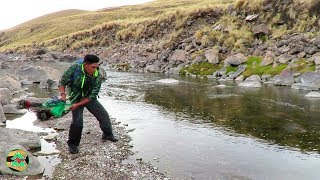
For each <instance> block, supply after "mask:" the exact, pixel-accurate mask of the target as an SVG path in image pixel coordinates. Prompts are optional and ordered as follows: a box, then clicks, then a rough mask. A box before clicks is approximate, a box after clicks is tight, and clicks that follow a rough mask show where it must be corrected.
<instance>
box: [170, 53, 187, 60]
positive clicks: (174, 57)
mask: <svg viewBox="0 0 320 180" xmlns="http://www.w3.org/2000/svg"><path fill="white" fill-rule="evenodd" d="M186 59H187V52H186V51H184V50H176V51H174V53H173V55H172V56H171V57H170V58H169V61H170V60H173V61H186Z"/></svg>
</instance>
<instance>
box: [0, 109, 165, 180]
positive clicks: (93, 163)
mask: <svg viewBox="0 0 320 180" xmlns="http://www.w3.org/2000/svg"><path fill="white" fill-rule="evenodd" d="M84 118H85V121H84V129H83V135H82V140H81V144H80V152H79V153H78V154H75V155H71V154H70V153H69V152H68V149H67V144H66V141H67V137H68V128H69V124H70V121H71V114H68V115H66V116H64V117H62V118H59V119H53V120H49V121H46V122H41V121H36V123H35V124H36V125H37V126H41V127H52V128H53V129H55V130H57V131H58V135H57V137H56V138H55V140H54V142H55V143H56V145H57V149H58V150H59V151H60V152H61V153H60V155H59V158H60V159H61V162H60V163H59V164H58V165H57V166H56V167H55V168H54V171H53V175H52V177H41V176H30V178H35V179H38V178H40V179H41V178H42V179H119V180H123V179H169V178H166V177H165V176H164V175H163V173H161V172H159V171H158V169H157V168H156V167H153V166H152V165H150V164H148V163H145V162H143V160H140V159H138V160H134V161H135V162H132V163H125V162H124V160H126V159H128V158H129V156H130V155H132V154H133V152H132V150H131V147H132V145H130V140H131V138H130V136H129V135H128V134H127V132H128V130H127V129H126V126H125V125H123V124H121V122H117V121H116V120H115V119H112V123H113V128H114V132H115V133H116V134H117V136H118V137H119V141H118V142H117V143H112V142H110V141H103V140H102V139H101V130H100V128H99V124H98V121H97V120H96V119H95V118H94V117H93V116H92V115H91V114H90V113H89V112H88V111H85V113H84ZM44 168H46V167H44ZM0 178H1V179H9V180H11V179H25V177H21V176H11V175H2V176H0Z"/></svg>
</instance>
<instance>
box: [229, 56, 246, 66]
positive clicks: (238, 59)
mask: <svg viewBox="0 0 320 180" xmlns="http://www.w3.org/2000/svg"><path fill="white" fill-rule="evenodd" d="M246 61H247V58H246V57H245V56H244V55H243V54H242V53H238V54H235V55H232V56H229V57H227V58H226V59H225V60H224V66H225V67H227V66H238V65H240V64H242V63H244V62H246Z"/></svg>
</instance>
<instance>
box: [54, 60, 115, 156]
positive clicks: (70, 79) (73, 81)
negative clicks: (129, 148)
mask: <svg viewBox="0 0 320 180" xmlns="http://www.w3.org/2000/svg"><path fill="white" fill-rule="evenodd" d="M98 63H99V57H97V56H95V55H92V54H88V55H86V56H85V57H84V59H83V63H81V64H79V63H77V64H73V65H71V66H70V67H69V68H68V70H67V71H65V72H64V74H63V75H62V77H61V80H60V82H59V91H60V96H61V99H62V100H64V101H65V100H66V91H65V90H66V86H68V87H69V88H70V92H69V95H70V98H69V99H72V100H73V103H74V104H73V105H72V106H71V111H72V123H71V125H70V130H69V140H68V146H69V152H70V153H71V154H76V153H78V152H79V150H78V146H79V144H80V140H81V133H82V128H83V109H84V107H86V108H87V109H88V110H89V112H90V113H91V114H93V115H94V116H95V117H96V118H97V120H98V121H99V124H100V128H101V130H102V131H103V134H102V139H105V140H109V141H112V142H117V141H118V139H117V138H115V136H114V135H113V132H112V126H111V122H110V118H109V115H108V113H107V111H106V110H105V108H104V107H103V106H102V105H101V104H100V102H99V101H98V100H97V96H98V93H99V91H100V87H101V78H100V74H99V69H98V66H99V64H98Z"/></svg>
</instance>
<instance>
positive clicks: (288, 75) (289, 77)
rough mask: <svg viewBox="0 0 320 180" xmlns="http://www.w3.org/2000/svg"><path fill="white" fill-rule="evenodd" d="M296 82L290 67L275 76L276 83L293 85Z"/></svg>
mask: <svg viewBox="0 0 320 180" xmlns="http://www.w3.org/2000/svg"><path fill="white" fill-rule="evenodd" d="M293 84H294V77H293V73H292V71H291V70H290V69H289V68H286V69H284V70H283V71H282V72H281V73H280V74H279V75H276V76H275V77H274V85H278V86H292V85H293Z"/></svg>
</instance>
